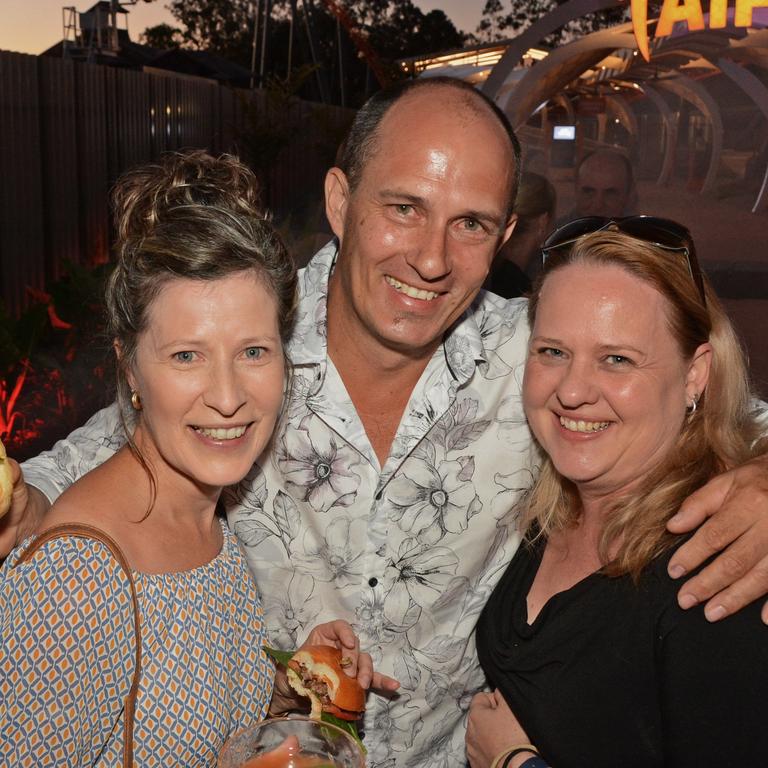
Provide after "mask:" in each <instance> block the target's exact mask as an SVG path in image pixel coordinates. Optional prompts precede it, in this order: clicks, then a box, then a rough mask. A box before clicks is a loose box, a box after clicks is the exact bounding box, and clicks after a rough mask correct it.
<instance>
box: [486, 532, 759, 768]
mask: <svg viewBox="0 0 768 768" xmlns="http://www.w3.org/2000/svg"><path fill="white" fill-rule="evenodd" d="M681 543H682V542H681ZM678 546H679V545H678ZM543 550H544V542H543V541H542V542H540V543H538V544H537V545H534V546H528V545H525V544H523V545H521V547H520V549H519V550H518V552H517V554H516V555H515V557H514V559H513V560H512V562H511V563H510V565H509V568H508V569H507V572H506V573H505V574H504V576H503V577H502V579H501V581H500V582H499V584H498V585H497V587H496V589H495V590H494V591H493V594H492V595H491V597H490V599H489V601H488V604H487V605H486V607H485V609H484V611H483V613H482V615H481V617H480V620H479V623H478V626H477V646H478V653H479V657H480V663H481V664H482V666H483V669H484V670H485V673H486V675H487V677H488V680H489V682H490V684H491V686H492V687H494V688H498V689H499V690H500V691H501V693H502V694H503V695H504V698H505V699H506V700H507V702H508V703H509V705H510V708H511V709H512V711H513V712H514V713H515V715H517V717H518V719H519V720H520V724H521V725H522V726H523V728H524V729H525V731H526V733H527V734H528V736H529V737H530V739H531V741H532V742H533V743H534V744H535V745H536V746H537V747H538V748H539V749H540V751H541V753H542V756H543V757H544V758H546V759H547V761H548V762H549V763H550V764H551V765H553V766H556V768H587V766H588V767H589V768H617V766H621V768H632V767H633V766H637V768H641V766H642V768H653V767H654V766H674V768H708V767H709V766H711V767H712V768H726V767H727V766H734V767H735V766H738V767H739V768H766V766H768V733H766V725H768V709H766V696H767V695H768V627H766V626H765V625H764V624H763V623H762V622H761V620H760V607H761V602H762V601H759V602H755V603H753V604H751V605H750V606H749V607H747V608H745V609H744V610H742V611H740V612H739V613H738V614H736V615H735V616H731V617H729V618H726V619H724V620H722V621H719V622H716V623H714V624H710V623H709V622H708V621H707V620H706V619H705V618H704V612H703V609H702V608H701V607H696V608H693V609H691V610H689V611H682V610H681V609H680V608H679V607H678V606H677V601H676V593H677V590H678V588H679V585H680V583H679V582H674V581H672V580H671V579H670V578H669V577H668V576H667V573H666V567H667V563H668V562H669V559H670V557H671V556H672V552H673V551H674V550H670V551H669V552H667V553H665V554H664V555H663V556H661V557H659V558H657V559H656V560H655V561H654V562H653V563H651V565H649V566H648V568H647V569H646V571H645V573H644V574H643V577H642V578H641V580H640V582H639V584H638V585H637V586H635V584H634V583H633V581H632V579H631V578H630V577H629V576H624V577H620V578H609V577H607V576H604V575H603V574H601V573H593V574H592V575H590V576H588V577H587V578H585V579H583V580H582V581H580V582H579V583H578V584H576V585H575V586H573V587H572V588H571V589H569V590H567V591H565V592H561V593H559V594H557V595H554V596H553V597H552V598H551V599H550V600H549V601H548V602H547V603H546V605H545V606H544V607H543V608H542V610H541V612H540V613H539V615H538V616H537V617H536V620H535V621H534V622H533V624H532V625H530V626H529V625H528V623H527V609H526V596H527V595H528V592H529V590H530V587H531V584H532V583H533V579H534V576H535V575H536V572H537V570H538V568H539V564H540V563H541V556H542V553H543Z"/></svg>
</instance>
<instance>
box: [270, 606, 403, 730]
mask: <svg viewBox="0 0 768 768" xmlns="http://www.w3.org/2000/svg"><path fill="white" fill-rule="evenodd" d="M318 647H322V648H324V649H325V648H327V649H330V650H329V651H325V650H321V651H317V648H318ZM305 651H306V652H307V653H308V655H305ZM317 654H319V655H317ZM336 654H338V656H337V655H336ZM297 657H298V658H297ZM294 662H295V663H294ZM302 664H303V666H304V669H305V670H308V671H309V674H307V675H305V677H306V679H307V680H308V681H311V680H312V679H313V674H312V671H313V670H314V671H315V672H318V671H319V673H318V674H317V675H315V676H314V679H315V680H318V681H319V682H318V684H317V685H316V686H315V688H316V689H317V690H315V688H311V689H310V690H312V691H313V693H314V695H315V698H316V699H319V698H320V696H319V692H320V691H322V686H321V684H320V683H322V682H325V684H326V686H328V682H327V681H324V680H321V677H322V675H323V674H327V679H328V680H330V681H331V684H330V689H331V690H332V691H333V692H334V695H335V696H337V697H342V698H340V699H339V700H338V701H337V700H335V699H334V697H333V696H330V697H328V702H327V705H330V706H336V707H338V708H339V709H340V710H343V711H346V712H348V713H349V715H348V717H346V718H343V715H339V714H338V713H334V714H336V716H337V717H342V718H343V719H347V720H357V719H359V718H360V717H362V714H363V711H364V710H365V692H366V690H367V689H368V688H373V689H374V690H376V691H378V692H380V693H383V694H385V695H386V694H387V693H393V692H394V691H396V690H397V689H398V688H399V687H400V683H399V682H398V681H397V680H395V679H393V678H391V677H387V676H386V675H382V674H381V673H380V672H374V670H373V662H372V661H371V657H370V655H369V654H367V653H361V652H360V644H359V641H358V639H357V636H356V635H355V633H354V631H353V630H352V627H351V626H350V625H349V624H348V623H347V622H346V621H341V620H337V621H330V622H328V623H326V624H319V625H318V626H316V627H315V628H314V629H313V630H312V631H311V632H310V633H309V637H308V638H307V640H306V642H305V643H304V644H303V645H302V646H301V648H299V650H298V651H297V652H296V654H294V656H293V658H292V659H291V662H289V667H292V668H293V669H292V670H291V672H292V674H291V677H293V684H295V683H296V680H298V681H299V683H300V684H301V687H302V688H303V689H304V690H305V691H306V690H308V689H307V685H306V684H305V683H303V682H302V672H301V665H302ZM331 671H332V672H331ZM336 680H338V681H339V682H338V683H337V682H336ZM348 682H349V683H354V684H355V685H354V687H352V688H350V687H349V686H348ZM293 684H292V683H291V682H289V673H288V670H284V669H283V668H282V667H281V668H279V670H278V674H277V676H276V678H275V691H274V694H273V696H272V705H271V707H270V714H271V715H273V716H274V715H281V714H284V713H286V712H289V711H291V710H296V709H302V708H303V707H304V706H305V705H306V702H307V696H310V701H312V699H311V695H310V694H307V693H300V692H299V691H298V690H297V689H295V688H294V687H293ZM357 690H359V691H360V693H354V694H352V695H353V696H354V697H355V698H352V699H349V698H348V697H349V695H350V694H349V691H357ZM326 693H327V690H326ZM312 704H313V707H312V713H311V716H312V717H320V713H321V712H322V711H323V706H322V702H320V706H319V708H318V703H317V702H316V701H312ZM325 711H328V712H330V711H331V710H329V709H326V710H325Z"/></svg>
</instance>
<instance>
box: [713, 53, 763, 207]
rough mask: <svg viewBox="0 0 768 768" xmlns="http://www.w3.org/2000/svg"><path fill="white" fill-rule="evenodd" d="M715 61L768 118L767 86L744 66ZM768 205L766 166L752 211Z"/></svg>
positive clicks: (720, 60) (721, 59) (722, 59)
mask: <svg viewBox="0 0 768 768" xmlns="http://www.w3.org/2000/svg"><path fill="white" fill-rule="evenodd" d="M713 63H716V64H717V66H718V67H720V70H721V71H722V72H723V73H725V74H726V75H728V77H730V79H731V80H733V82H734V83H736V85H738V86H739V88H741V89H742V90H743V91H744V93H746V94H747V96H749V98H750V99H752V101H753V102H754V103H755V106H757V108H758V109H759V110H760V111H761V112H762V113H763V114H764V115H765V117H766V119H767V120H768V88H766V87H765V85H763V83H762V81H761V80H760V79H759V78H758V77H756V76H755V75H754V74H752V72H750V71H749V70H748V69H746V68H745V67H740V66H739V65H738V64H735V63H734V62H733V61H730V60H729V59H725V58H719V59H718V60H717V62H713ZM766 207H768V167H766V169H765V174H764V175H763V183H762V184H761V185H760V191H759V192H758V194H757V199H756V200H755V203H754V205H753V206H752V213H757V212H758V211H762V210H764V209H765V208H766Z"/></svg>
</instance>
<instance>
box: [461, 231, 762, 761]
mask: <svg viewBox="0 0 768 768" xmlns="http://www.w3.org/2000/svg"><path fill="white" fill-rule="evenodd" d="M543 251H544V254H545V263H544V271H543V275H542V277H541V279H540V281H539V283H538V285H537V288H536V289H535V291H534V294H533V296H532V298H531V302H530V305H529V317H530V321H531V324H532V329H533V330H532V335H531V340H530V345H529V354H528V359H527V363H526V369H525V378H524V385H523V403H524V408H525V412H526V416H527V418H528V421H529V424H530V426H531V429H532V430H533V432H534V434H535V436H536V439H537V441H538V444H539V446H540V447H541V449H542V451H543V456H542V471H541V474H540V477H539V479H538V481H537V483H536V484H535V487H534V488H533V490H532V492H531V494H530V496H529V498H528V501H527V507H526V509H525V510H524V512H523V519H522V525H523V527H524V528H525V529H526V530H527V544H524V545H523V546H521V547H520V549H519V551H518V553H517V554H516V556H515V557H514V559H513V560H512V562H511V564H510V565H509V568H508V570H507V572H506V573H505V575H504V576H503V577H502V579H501V581H500V582H499V584H498V586H497V587H496V589H495V590H494V592H493V594H492V596H491V598H490V600H489V602H488V604H487V606H486V608H485V610H484V612H483V614H482V616H481V618H480V621H479V623H478V627H477V643H478V651H479V656H480V661H481V663H482V665H483V668H484V670H485V672H486V675H487V676H488V678H489V681H490V682H491V684H492V686H493V687H494V688H495V689H496V690H495V691H494V693H492V694H479V695H478V696H477V697H476V698H475V700H474V701H473V705H472V708H471V711H470V718H469V729H468V735H467V745H468V754H469V757H470V762H471V764H472V766H473V768H486V767H487V766H489V765H492V766H494V768H497V767H499V768H500V767H501V766H504V767H505V768H520V766H524V767H525V768H537V767H539V766H544V765H547V764H551V765H554V766H557V768H569V766H570V767H572V768H577V767H578V768H584V766H590V768H608V767H609V766H610V767H614V766H622V768H628V767H629V766H638V768H639V767H640V766H643V768H650V767H651V766H659V767H661V766H664V765H674V766H675V767H676V768H681V767H686V766H690V768H694V767H695V768H703V767H705V766H713V768H714V766H718V768H722V766H725V765H733V766H737V765H738V766H758V765H768V745H766V744H765V743H764V740H763V739H762V737H761V725H762V723H763V721H764V713H763V712H762V700H763V698H764V693H765V690H766V684H767V683H768V643H766V639H768V638H766V629H765V626H764V625H763V624H762V623H761V621H760V615H759V612H760V606H759V605H757V604H753V605H752V606H750V607H749V608H747V609H745V610H744V611H742V612H740V613H739V614H736V615H734V616H730V617H728V618H726V619H724V620H723V621H720V622H718V623H716V624H709V623H708V622H707V620H706V618H705V617H704V613H703V610H702V609H701V608H694V609H691V610H689V611H683V610H682V609H681V608H680V607H679V606H678V604H677V600H676V594H675V593H676V586H675V583H674V582H673V581H672V580H671V579H669V578H668V576H667V572H666V570H667V564H668V562H669V559H670V557H671V556H672V553H673V552H674V551H675V549H676V548H677V547H678V546H679V545H680V544H681V543H682V539H681V538H680V537H676V536H673V535H672V534H670V533H669V532H668V531H667V529H666V524H667V521H668V520H669V518H670V517H672V516H673V515H674V514H675V513H676V511H677V509H678V508H679V506H680V503H681V502H682V501H683V499H685V498H686V497H687V496H688V495H689V494H690V493H691V492H693V491H694V490H695V489H697V488H699V487H701V486H702V485H703V484H704V483H706V482H707V481H708V480H709V479H710V478H711V477H713V476H714V475H716V474H718V473H719V472H722V471H724V470H727V469H729V468H731V467H733V466H736V465H738V464H740V463H741V462H743V461H745V460H748V459H749V458H750V457H751V456H753V455H755V454H756V453H757V452H758V451H760V450H761V449H762V447H761V446H760V445H759V444H758V443H757V442H756V441H757V438H758V435H759V430H758V426H757V424H756V423H755V421H754V420H753V419H752V417H751V415H750V410H749V406H750V398H749V389H748V385H747V380H748V377H747V372H746V367H745V364H744V360H743V357H742V354H741V351H740V347H739V344H738V341H737V339H736V337H735V335H734V332H733V329H732V327H731V325H730V322H729V321H728V318H727V317H726V315H725V313H724V311H723V309H722V307H721V306H720V303H719V302H718V300H717V297H716V296H715V294H714V292H713V291H712V289H711V288H710V286H709V283H708V282H707V280H706V278H704V277H703V276H702V274H701V272H700V270H699V267H698V264H697V262H696V257H695V251H694V246H693V242H692V240H691V238H690V234H689V233H688V232H687V230H685V229H684V228H683V227H681V226H680V225H678V224H676V223H674V222H671V221H668V220H664V219H654V218H651V217H644V216H635V217H629V218H625V219H615V220H614V219H603V218H596V217H592V218H587V219H579V220H577V221H575V222H571V223H570V224H568V225H566V226H564V227H563V228H561V229H560V230H558V231H557V232H555V233H554V234H553V235H551V236H550V237H549V238H548V239H547V241H546V242H545V244H544V248H543Z"/></svg>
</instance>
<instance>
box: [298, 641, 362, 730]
mask: <svg viewBox="0 0 768 768" xmlns="http://www.w3.org/2000/svg"><path fill="white" fill-rule="evenodd" d="M344 661H345V660H344V659H343V658H342V655H341V651H340V650H339V649H338V648H334V647H332V646H330V645H308V646H305V647H304V648H301V649H300V650H298V651H296V653H294V654H293V656H292V657H291V660H290V661H289V662H288V682H289V683H290V685H291V687H292V688H293V689H294V690H295V691H296V693H298V694H299V695H300V696H306V697H308V698H309V700H310V702H311V705H312V709H311V711H310V713H309V716H310V717H312V718H314V719H316V720H319V719H320V715H321V714H322V713H323V712H327V713H328V714H331V715H335V716H336V717H338V718H340V719H342V720H359V719H360V718H361V717H362V715H363V711H364V710H365V691H364V690H363V688H362V686H361V685H360V683H358V682H357V680H356V679H355V678H354V677H350V676H349V675H347V674H346V673H345V672H344V666H347V664H345V663H344Z"/></svg>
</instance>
